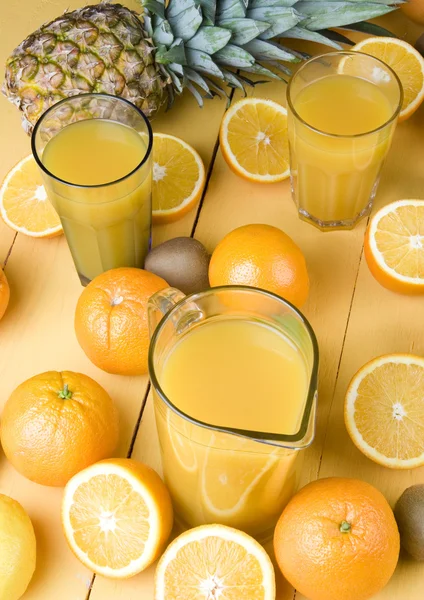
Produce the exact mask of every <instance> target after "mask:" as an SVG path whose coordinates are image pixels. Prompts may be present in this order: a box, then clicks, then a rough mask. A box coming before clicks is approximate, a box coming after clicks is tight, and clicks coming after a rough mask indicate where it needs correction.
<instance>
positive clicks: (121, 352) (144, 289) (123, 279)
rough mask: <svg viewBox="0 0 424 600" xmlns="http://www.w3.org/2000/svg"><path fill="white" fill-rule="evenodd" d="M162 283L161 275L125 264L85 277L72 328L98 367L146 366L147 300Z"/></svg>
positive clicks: (134, 370) (125, 370) (131, 371)
mask: <svg viewBox="0 0 424 600" xmlns="http://www.w3.org/2000/svg"><path fill="white" fill-rule="evenodd" d="M166 287H168V284H167V283H166V281H165V280H164V279H162V278H161V277H158V276H157V275H154V274H153V273H149V271H144V270H142V269H133V268H126V267H123V268H120V269H111V270H110V271H106V272H105V273H102V274H101V275H99V276H98V277H96V278H95V279H93V281H92V282H91V283H89V285H88V286H87V287H86V288H85V289H84V291H83V292H82V294H81V296H80V298H79V300H78V304H77V308H76V312H75V333H76V335H77V339H78V342H79V343H80V346H81V348H82V349H83V350H84V352H85V353H86V355H87V356H88V358H89V359H90V360H91V361H92V362H93V363H94V364H95V365H96V366H97V367H99V368H100V369H103V370H104V371H107V372H108V373H115V374H118V375H143V374H144V373H146V372H147V357H148V350H149V330H148V323H147V302H148V300H149V298H150V297H151V296H152V295H153V294H155V293H156V292H159V291H160V290H163V289H164V288H166Z"/></svg>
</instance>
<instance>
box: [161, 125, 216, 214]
mask: <svg viewBox="0 0 424 600" xmlns="http://www.w3.org/2000/svg"><path fill="white" fill-rule="evenodd" d="M205 179H206V175H205V167H204V165H203V162H202V159H201V158H200V156H199V154H198V153H197V152H196V150H194V148H192V147H191V146H189V144H187V143H186V142H184V141H183V140H181V139H179V138H177V137H175V136H173V135H168V134H165V133H155V134H154V136H153V184H152V196H153V220H154V221H155V222H157V223H160V222H163V223H166V222H170V221H175V220H176V219H179V218H180V217H182V216H183V215H185V214H186V213H187V212H188V211H189V210H191V209H192V208H193V206H194V205H195V204H196V203H197V202H198V200H199V199H200V197H201V195H202V191H203V188H204V186H205Z"/></svg>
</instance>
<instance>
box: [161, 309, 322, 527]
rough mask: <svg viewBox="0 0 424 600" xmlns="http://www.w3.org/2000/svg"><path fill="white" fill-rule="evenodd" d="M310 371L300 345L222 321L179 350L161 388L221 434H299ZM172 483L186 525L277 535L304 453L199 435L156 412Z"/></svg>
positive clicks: (195, 333) (190, 336)
mask: <svg viewBox="0 0 424 600" xmlns="http://www.w3.org/2000/svg"><path fill="white" fill-rule="evenodd" d="M309 378H310V369H309V368H308V366H307V364H306V360H305V357H304V356H303V354H302V352H301V351H300V350H299V348H298V347H297V345H296V344H295V343H294V342H293V341H292V339H290V338H289V337H287V336H286V335H285V334H284V332H283V330H279V329H278V328H276V327H273V326H271V325H269V324H266V323H265V322H261V321H254V320H247V319H242V318H236V317H233V318H224V317H218V318H213V319H210V320H208V322H207V323H204V324H202V325H200V326H197V327H195V328H194V329H192V330H191V331H189V332H188V333H187V334H186V335H184V336H182V338H181V339H180V340H179V341H178V342H177V343H176V344H175V345H174V346H173V347H172V348H171V349H170V351H169V354H168V355H167V356H166V359H165V360H164V361H163V364H162V367H161V372H160V374H159V381H160V385H161V388H162V390H163V392H164V393H165V394H166V396H167V397H168V398H169V399H170V400H171V402H172V403H173V404H174V405H175V406H176V407H177V408H178V409H179V410H181V411H182V412H184V413H185V414H186V415H188V416H189V417H191V418H194V419H196V420H198V421H201V422H205V423H208V424H210V425H212V426H218V427H229V428H233V429H239V430H249V431H258V432H262V433H263V434H266V433H267V432H268V433H279V434H282V433H285V434H295V433H297V432H298V430H299V428H300V422H301V419H302V415H303V412H304V407H305V402H306V398H307V394H308V386H309ZM156 420H157V426H158V429H159V437H160V440H161V445H162V457H163V467H164V473H165V479H166V483H167V485H168V486H169V488H170V491H171V494H172V496H173V500H174V504H175V508H176V512H177V514H178V515H179V516H180V517H181V518H182V520H183V522H184V524H185V525H190V526H193V525H197V524H200V523H205V522H220V523H225V524H229V525H232V526H234V527H238V528H241V529H243V530H245V531H248V532H249V533H251V534H253V535H255V534H256V533H257V532H259V531H260V532H261V533H262V532H263V531H265V530H267V529H270V528H271V527H272V526H273V524H275V520H276V517H278V515H279V513H280V512H281V510H282V507H283V506H284V504H285V503H286V502H287V501H288V499H289V498H290V497H291V495H292V494H293V492H294V486H295V482H296V477H295V469H294V465H295V460H296V457H297V454H298V453H297V452H296V451H293V450H288V449H286V448H281V447H276V446H272V445H267V444H259V443H258V442H255V441H253V440H251V439H247V438H243V437H240V436H237V435H228V434H227V433H224V432H220V431H214V430H211V429H206V428H199V427H198V426H196V425H193V424H191V423H190V422H189V421H186V420H183V419H182V418H181V417H180V416H179V415H177V414H176V413H174V412H171V411H169V410H161V409H158V407H157V410H156Z"/></svg>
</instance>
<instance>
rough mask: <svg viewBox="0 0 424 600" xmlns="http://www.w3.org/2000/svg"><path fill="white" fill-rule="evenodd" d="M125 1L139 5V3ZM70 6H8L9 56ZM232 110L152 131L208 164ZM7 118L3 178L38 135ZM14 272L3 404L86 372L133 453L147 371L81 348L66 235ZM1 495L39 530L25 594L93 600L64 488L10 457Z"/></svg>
mask: <svg viewBox="0 0 424 600" xmlns="http://www.w3.org/2000/svg"><path fill="white" fill-rule="evenodd" d="M84 4H86V2H85V0H81V1H78V2H74V3H73V4H72V8H76V7H77V6H82V5H84ZM126 4H127V6H129V7H131V8H134V9H139V4H138V3H137V2H136V0H131V1H130V2H126ZM68 7H69V2H68V0H51V1H49V2H46V1H45V0H36V2H34V1H33V0H20V1H18V0H11V1H10V2H9V3H8V4H7V6H3V5H2V8H1V9H0V10H1V12H0V24H2V26H3V32H2V33H3V34H4V37H3V36H1V35H0V50H1V58H5V57H6V56H7V55H8V53H9V52H10V50H12V49H13V48H14V47H15V46H16V45H17V44H18V43H19V42H20V41H21V40H22V39H23V38H24V37H25V36H26V35H28V34H29V33H30V32H31V31H32V30H33V29H34V27H35V26H36V24H38V23H40V24H41V23H42V22H44V21H46V20H48V19H52V18H54V17H56V16H58V15H59V14H60V13H61V12H62V11H63V10H65V9H66V8H68ZM26 9H27V10H26ZM15 23H16V27H15ZM10 24H13V27H10ZM224 110H225V105H224V103H223V102H219V101H216V102H211V103H208V104H207V107H206V108H205V109H204V110H203V111H201V110H199V109H198V108H197V106H196V104H195V101H194V100H193V99H192V98H191V97H190V96H189V95H187V96H185V97H184V98H182V99H178V100H177V102H176V106H175V108H174V109H173V112H169V113H166V114H163V115H161V116H160V117H159V118H157V119H156V120H155V121H154V123H153V128H154V130H155V131H163V132H166V133H171V134H173V135H177V136H180V137H182V138H183V139H185V140H186V141H187V142H189V143H191V144H193V145H194V146H195V147H196V149H197V150H198V151H199V153H200V154H201V156H202V158H203V160H204V162H205V165H206V167H208V165H209V162H210V160H211V158H212V156H213V152H214V147H215V142H216V139H217V133H218V128H219V123H220V121H221V117H222V114H223V111H224ZM0 116H1V118H2V122H3V121H4V122H5V126H6V127H7V129H6V131H7V136H5V137H4V138H3V139H6V140H13V145H11V147H10V148H9V147H8V145H7V144H5V143H4V142H3V143H2V146H1V149H0V160H1V162H0V169H1V171H0V176H1V175H2V174H3V173H5V172H6V171H7V170H8V169H9V168H10V167H11V166H12V165H13V164H14V163H16V162H17V161H18V160H19V159H20V158H22V157H23V156H25V155H26V154H28V153H29V152H30V147H29V139H28V138H27V137H26V135H25V134H24V132H23V130H22V129H21V127H20V118H19V114H18V111H17V110H16V109H15V108H14V107H13V106H12V105H10V104H8V103H7V102H6V101H5V100H0ZM176 116H178V118H175V117H176ZM199 132H201V135H199ZM12 146H13V147H12ZM12 150H13V152H12ZM195 216H196V209H194V210H193V211H192V212H191V213H190V214H188V215H186V217H185V218H184V219H181V220H180V221H178V222H177V223H175V224H174V225H167V226H163V227H157V228H155V230H154V241H155V243H159V242H160V241H163V240H164V239H167V238H169V237H176V236H179V235H190V232H191V229H192V226H193V222H194V219H195ZM12 239H13V232H10V230H9V229H8V228H7V227H6V226H4V225H2V226H0V263H1V261H2V257H3V255H4V256H6V254H7V252H8V250H9V248H10V245H11V241H12ZM7 275H8V279H9V281H10V285H11V289H12V298H11V304H10V307H9V310H8V312H7V314H6V316H5V317H4V319H3V320H2V328H1V345H0V378H1V381H2V396H1V399H0V409H1V407H2V406H3V405H4V402H5V401H6V400H7V398H8V396H9V395H10V393H11V392H12V390H13V389H14V388H15V387H16V386H17V385H18V384H19V383H20V382H22V381H23V380H25V379H26V378H27V377H30V376H31V375H34V374H36V373H39V372H42V371H46V370H50V369H58V370H61V369H69V370H75V371H80V372H83V373H87V374H88V375H90V376H92V377H93V378H94V379H96V380H97V381H98V382H99V383H100V384H101V385H103V386H104V387H105V389H107V390H108V392H109V393H110V394H111V396H112V397H113V398H114V400H115V401H116V403H117V405H118V408H119V411H120V418H121V436H120V444H119V449H118V452H117V455H119V456H126V455H127V453H128V450H129V447H130V443H131V440H132V437H133V434H134V427H135V426H136V423H137V419H138V416H139V413H140V410H141V407H142V404H143V401H144V397H145V393H146V389H147V378H146V377H132V378H130V377H119V376H113V375H108V374H107V373H104V372H102V371H100V370H99V369H97V368H96V367H94V365H92V364H91V363H90V361H89V360H88V359H87V358H86V357H85V355H84V353H83V352H82V350H81V349H80V348H79V346H78V343H77V341H76V338H75V335H74V329H73V315H74V310H75V305H76V301H77V299H78V297H79V294H80V293H81V286H80V284H79V281H78V278H77V275H76V272H75V270H74V267H73V264H72V260H71V256H70V253H69V250H68V247H67V245H66V241H65V239H64V238H63V237H61V238H55V239H52V240H34V239H31V238H27V237H25V236H22V235H19V236H18V238H17V241H16V243H15V245H14V247H13V252H12V253H11V256H10V258H9V262H8V265H7ZM0 492H1V493H5V494H8V495H10V496H12V497H14V498H16V499H17V500H19V501H20V502H21V503H22V504H23V506H24V507H25V508H26V510H27V511H28V513H29V515H30V516H31V518H32V520H33V522H34V526H35V530H36V536H37V543H38V553H37V570H36V574H35V576H34V579H33V581H32V583H31V585H30V587H29V589H28V592H27V594H26V596H25V597H26V598H28V600H40V599H43V600H44V599H46V598H60V599H61V600H68V599H69V600H71V599H72V600H77V599H79V600H85V598H86V597H87V594H88V591H89V587H90V584H91V581H92V573H91V572H90V571H89V570H87V569H85V568H84V567H83V566H82V565H81V564H80V562H79V561H78V560H77V559H75V558H74V557H73V555H72V553H71V551H70V550H69V549H68V547H67V545H66V542H65V540H64V537H63V534H62V530H61V524H60V502H61V496H62V490H60V489H53V488H47V487H42V486H38V485H36V484H33V483H31V482H30V481H27V480H26V479H24V478H23V477H21V476H20V475H19V474H18V473H16V471H15V470H14V469H13V468H12V467H11V466H10V465H9V463H8V462H7V461H6V459H5V457H4V455H3V454H1V455H0Z"/></svg>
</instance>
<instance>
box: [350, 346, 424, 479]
mask: <svg viewBox="0 0 424 600" xmlns="http://www.w3.org/2000/svg"><path fill="white" fill-rule="evenodd" d="M423 398H424V358H422V357H420V356H414V355H412V354H388V355H385V356H380V357H379V358H375V359H374V360H371V361H370V362H369V363H367V364H366V365H364V366H363V367H362V368H361V369H360V370H359V371H358V372H357V373H356V375H355V376H354V377H353V379H352V381H351V383H350V385H349V389H348V391H347V394H346V400H345V411H344V416H345V423H346V427H347V430H348V432H349V435H350V437H351V438H352V440H353V442H354V444H355V445H356V446H357V447H358V448H359V450H361V452H363V453H364V454H365V456H368V458H370V459H371V460H373V461H374V462H376V463H378V464H380V465H383V466H385V467H391V468H393V469H412V468H414V467H420V466H422V465H424V402H423Z"/></svg>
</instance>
